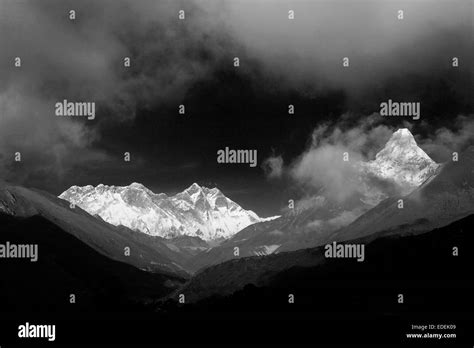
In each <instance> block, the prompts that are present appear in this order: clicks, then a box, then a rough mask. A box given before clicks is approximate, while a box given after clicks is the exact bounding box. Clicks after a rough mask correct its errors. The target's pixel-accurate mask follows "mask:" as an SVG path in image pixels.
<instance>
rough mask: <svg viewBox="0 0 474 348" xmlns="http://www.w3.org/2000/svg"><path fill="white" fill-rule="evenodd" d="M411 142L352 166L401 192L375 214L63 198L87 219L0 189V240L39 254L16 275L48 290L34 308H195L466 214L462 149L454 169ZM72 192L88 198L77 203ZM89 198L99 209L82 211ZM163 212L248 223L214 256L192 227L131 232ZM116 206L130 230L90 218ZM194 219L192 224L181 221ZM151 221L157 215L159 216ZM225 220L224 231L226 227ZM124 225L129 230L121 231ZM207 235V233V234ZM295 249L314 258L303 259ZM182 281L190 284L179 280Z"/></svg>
mask: <svg viewBox="0 0 474 348" xmlns="http://www.w3.org/2000/svg"><path fill="white" fill-rule="evenodd" d="M411 138H412V136H411V134H409V132H407V131H405V130H402V131H398V132H395V133H394V135H393V136H392V138H391V139H390V140H389V141H388V142H387V144H386V145H385V146H384V148H383V149H382V150H381V151H379V152H378V154H377V156H376V157H375V159H374V160H373V161H376V162H371V161H368V162H364V163H355V164H354V165H355V166H358V167H359V168H360V178H361V180H363V178H364V173H365V174H366V176H372V175H378V176H379V177H380V178H385V180H388V181H391V182H392V183H395V184H396V185H400V186H403V187H404V188H408V187H412V189H407V191H403V190H400V194H399V195H398V196H397V195H394V196H393V195H392V196H386V198H382V200H381V201H380V202H378V203H377V204H375V205H371V204H368V203H367V202H368V201H367V200H363V199H361V198H363V197H361V196H360V195H357V196H355V197H353V198H352V199H350V200H349V201H347V202H344V204H341V203H340V202H336V201H333V200H331V197H328V196H325V195H324V191H321V192H320V193H319V195H317V196H314V197H312V198H311V199H310V200H306V203H308V202H309V203H310V204H306V205H305V206H304V207H301V206H298V205H297V206H296V209H294V210H293V211H287V212H285V213H284V214H283V215H282V216H281V217H278V218H274V219H270V220H268V221H264V220H265V219H262V218H258V217H255V216H256V215H253V214H252V213H249V212H248V211H245V210H243V209H242V208H241V207H239V206H238V205H237V204H236V203H234V202H232V201H231V200H230V199H228V198H226V197H225V196H224V195H223V194H222V193H221V192H220V191H219V190H218V189H207V188H203V187H200V186H199V185H197V184H193V185H192V186H191V187H189V188H188V189H186V190H185V191H184V192H182V193H180V194H177V195H175V196H171V197H168V196H167V195H163V194H158V195H156V194H154V193H153V192H151V191H150V190H148V189H147V188H145V187H144V186H143V185H140V184H132V185H130V186H126V187H112V186H105V185H99V186H98V187H95V188H94V187H92V186H86V187H84V188H79V187H73V188H71V189H70V190H68V191H69V193H70V194H71V195H72V192H76V193H78V192H80V193H81V195H79V194H78V196H81V197H85V198H84V202H86V203H87V204H89V205H90V206H92V207H93V208H94V210H93V213H95V214H94V215H92V214H91V213H89V212H87V211H86V210H84V209H82V208H81V206H80V204H79V203H81V202H82V201H80V200H77V201H76V200H74V199H71V201H72V202H73V203H74V202H77V203H78V204H77V205H76V204H75V203H74V204H71V203H70V202H69V201H66V200H64V199H61V198H58V197H56V196H54V195H51V194H49V193H47V192H44V191H40V190H36V189H29V188H25V187H21V186H17V185H12V184H8V183H5V182H0V231H1V233H0V241H10V242H15V241H18V242H21V241H24V242H27V241H33V242H37V243H38V244H39V250H40V252H39V253H40V256H39V258H40V260H41V261H40V262H39V263H38V266H36V267H37V268H35V266H34V267H27V268H25V272H30V273H28V274H30V276H31V277H32V278H34V277H35V276H36V274H40V275H41V277H38V279H42V277H43V278H44V279H51V282H52V283H54V284H55V289H56V290H55V291H52V292H51V293H48V291H47V288H48V287H47V284H44V286H43V284H42V285H41V287H42V289H43V290H41V296H40V297H41V298H43V299H44V302H43V300H42V302H41V303H50V302H51V301H53V302H54V298H60V297H61V296H66V295H65V294H67V291H69V290H68V289H70V288H71V287H73V288H78V289H81V291H83V292H84V294H86V295H87V296H88V298H90V299H91V306H94V303H96V301H99V302H101V301H102V300H98V299H104V298H112V297H111V296H114V295H113V294H114V293H115V294H116V295H117V296H119V298H120V301H122V300H123V301H126V302H127V303H130V301H132V302H133V301H135V300H137V299H138V300H139V301H148V300H150V301H155V300H156V299H157V298H161V297H163V296H174V295H175V294H176V293H177V292H176V291H187V292H188V293H190V294H193V295H192V296H191V298H192V297H193V296H195V298H196V299H200V298H202V297H203V296H204V297H205V296H211V295H212V294H219V293H220V292H221V290H222V293H227V294H229V293H232V292H235V291H239V289H241V288H242V287H245V285H246V284H256V285H259V284H266V283H265V281H266V280H268V279H269V277H270V276H271V275H272V274H276V273H281V272H284V271H285V270H289V269H291V268H294V267H299V268H307V267H310V268H311V267H314V266H317V265H319V264H320V263H321V262H323V261H324V260H323V259H322V258H321V252H320V250H321V246H322V245H324V244H325V243H330V242H332V241H340V242H344V241H350V240H352V241H354V240H362V241H363V242H364V243H370V242H371V241H373V240H376V239H380V238H388V237H392V236H403V237H404V236H407V235H419V234H422V233H425V232H428V231H430V230H433V229H440V228H444V226H447V225H449V224H452V223H453V222H455V221H460V220H462V219H464V218H466V217H467V216H469V215H470V214H474V175H473V173H474V147H472V146H471V147H469V148H467V149H466V150H465V151H463V152H461V153H459V161H452V162H449V163H445V164H442V165H439V164H437V163H435V162H434V161H432V160H431V159H430V158H429V157H428V156H427V155H426V154H425V153H424V152H422V150H421V149H419V148H418V146H417V145H416V142H415V141H414V139H413V140H412V139H411ZM374 163H378V165H375V164H374ZM371 168H372V169H371ZM376 169H377V170H376ZM420 183H421V184H420ZM418 184H419V185H418ZM417 185H418V186H417ZM84 192H88V193H89V195H88V194H84V195H82V193H84ZM362 192H363V191H362ZM379 192H382V193H383V194H384V195H386V193H384V192H383V191H379ZM407 192H408V193H407ZM95 195H97V197H99V198H100V199H97V201H94V200H93V197H95ZM381 197H384V196H383V195H381ZM400 200H402V201H403V206H402V207H400ZM94 203H96V205H94ZM81 204H82V203H81ZM124 204H126V205H124ZM166 204H169V206H170V207H172V209H176V210H172V209H171V208H168V209H170V210H169V211H182V212H183V213H182V215H178V216H179V217H180V218H183V219H184V218H185V217H187V216H190V217H192V218H193V219H195V218H196V216H198V217H199V218H202V219H201V220H197V221H199V222H200V223H204V222H206V223H207V222H209V221H212V222H213V223H214V222H216V221H217V222H216V224H217V223H219V224H220V225H219V226H228V227H229V226H232V227H233V228H235V229H238V228H240V227H237V226H238V224H237V222H235V221H240V220H239V218H242V221H244V223H252V222H254V220H252V219H251V218H253V219H255V220H257V221H256V222H254V223H252V224H249V225H248V226H247V227H245V228H243V229H242V230H240V231H238V232H237V233H235V234H233V235H232V234H230V235H229V237H228V238H227V239H225V240H223V241H222V242H221V243H220V244H218V245H216V246H214V247H211V246H210V245H209V241H211V240H213V239H212V238H213V237H216V235H215V234H212V233H209V234H208V235H207V236H208V237H209V238H211V239H210V240H208V241H206V240H204V239H202V238H200V237H199V235H196V234H198V233H197V232H198V231H201V232H202V230H203V229H204V227H209V226H211V227H215V226H216V224H211V223H209V224H207V225H205V226H204V227H202V226H201V225H197V222H195V221H196V220H192V222H190V223H189V224H188V225H187V226H193V227H194V228H196V227H198V226H201V227H202V229H201V228H198V229H195V230H192V229H191V230H186V231H191V233H190V234H191V235H187V234H186V233H183V234H180V233H177V234H175V233H174V232H175V230H173V229H171V228H170V229H168V230H166V231H165V233H164V234H162V235H160V232H159V231H156V232H157V234H158V235H152V234H151V233H142V232H140V230H139V229H138V227H137V226H141V225H140V224H139V222H140V221H141V222H143V223H145V222H148V220H140V221H138V222H136V223H137V224H135V225H134V223H135V220H134V219H133V218H134V217H135V216H138V215H139V214H140V212H145V211H149V212H154V211H155V209H158V208H157V207H159V208H160V209H161V207H166ZM124 206H125V209H126V212H127V213H130V214H132V213H133V214H135V215H133V214H132V215H127V214H124V215H119V216H120V217H121V218H130V217H132V219H130V220H129V221H128V222H127V221H121V222H120V223H117V226H115V225H114V224H111V223H108V222H107V221H106V220H105V219H104V218H103V217H101V215H100V214H99V212H104V211H105V212H108V214H112V212H113V211H114V210H113V209H118V208H113V207H124ZM111 207H112V208H111ZM102 208H104V209H102ZM91 209H92V208H91ZM101 209H102V210H101ZM140 209H143V210H140ZM147 209H148V210H147ZM194 210H196V214H193V213H192V212H193V211H194ZM209 210H210V211H209ZM157 211H158V212H160V213H163V211H165V209H162V210H157ZM175 214H176V213H175ZM186 214H188V215H186ZM213 214H214V215H213ZM104 216H107V215H104ZM174 216H175V215H173V216H172V217H174ZM167 217H168V220H167V221H168V222H169V221H171V216H170V215H168V216H167ZM218 218H219V219H223V221H220V220H219V219H218ZM234 218H235V219H236V220H233V219H234ZM214 219H215V220H216V221H214ZM226 219H230V220H231V221H233V224H227V225H226V224H225V220H226ZM466 221H467V220H466ZM469 221H471V220H469ZM126 222H127V223H130V226H134V227H135V228H134V229H131V228H129V227H127V226H126ZM155 226H162V225H160V224H158V225H155ZM166 226H174V225H172V224H171V225H166ZM184 228H185V227H183V228H182V229H181V230H180V229H176V230H177V231H182V230H184ZM217 231H218V230H217V229H216V230H215V232H217ZM227 231H228V232H226V233H230V231H233V230H231V229H228V230H227ZM148 232H149V231H148ZM207 232H212V230H211V229H210V227H209V229H208V230H207ZM219 232H220V230H219ZM193 234H195V235H193ZM224 235H225V236H227V235H228V234H224ZM165 237H166V238H165ZM220 237H222V236H221V235H219V236H218V237H217V238H220ZM214 240H215V239H214ZM58 243H59V244H58ZM236 248H237V249H238V250H239V252H238V254H236V253H235V250H236ZM307 248H313V249H312V250H317V251H316V252H312V251H309V252H308V249H307ZM314 248H316V249H314ZM318 248H319V249H318ZM126 250H128V253H127V252H125V251H126ZM69 256H71V257H69ZM87 260H94V261H90V262H89V261H87ZM260 260H261V261H260ZM0 266H1V267H2V269H1V271H2V275H5V277H4V278H5V279H6V280H2V281H1V282H0V285H1V286H2V287H3V288H5V289H9V287H8V284H16V283H15V282H20V283H21V282H22V279H20V278H21V274H20V275H19V274H18V272H16V269H17V267H18V264H17V263H12V264H10V263H8V262H2V263H1V264H0ZM191 274H194V275H193V276H191ZM190 278H191V279H192V280H191V281H187V279H190ZM10 280H11V281H10ZM140 284H143V286H144V287H145V288H143V287H142V286H141V285H140ZM25 286H26V285H25ZM17 295H18V296H20V295H21V294H20V293H18V292H16V291H14V290H11V291H7V293H5V292H3V293H2V296H3V297H4V298H7V299H10V300H7V302H8V303H12V304H13V303H17V302H18V301H19V299H18V296H17ZM22 296H24V294H23V295H21V296H20V297H22ZM97 296H98V297H97ZM53 297H54V298H53ZM114 298H116V297H114ZM125 299H126V300H125ZM132 299H133V300H132ZM31 301H33V302H34V299H32V300H31ZM20 302H21V301H20Z"/></svg>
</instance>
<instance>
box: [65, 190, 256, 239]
mask: <svg viewBox="0 0 474 348" xmlns="http://www.w3.org/2000/svg"><path fill="white" fill-rule="evenodd" d="M59 198H62V199H65V200H67V201H69V202H71V203H74V204H75V205H77V206H79V207H81V208H82V209H84V210H86V211H87V212H89V213H90V214H91V215H99V216H100V217H101V218H102V219H104V220H105V221H107V222H109V223H111V224H113V225H124V226H126V227H129V228H131V229H134V230H138V231H141V232H144V233H147V234H150V235H157V236H162V237H175V236H180V235H189V236H197V237H200V238H202V239H204V240H213V239H221V238H229V237H231V236H232V235H233V234H235V233H237V232H239V231H240V230H242V229H243V228H245V227H247V226H249V225H251V224H254V223H257V222H260V221H263V220H264V219H261V218H260V217H258V216H257V214H255V213H254V212H253V211H251V210H245V209H243V208H242V207H240V206H239V205H238V204H237V203H235V202H233V201H232V200H230V199H229V198H227V197H226V196H224V194H223V193H222V192H221V191H220V190H219V189H217V188H212V189H208V188H206V187H201V186H199V185H198V184H197V183H194V184H192V185H191V186H189V187H188V188H187V189H185V190H184V191H183V192H181V193H178V194H176V195H174V196H171V197H168V196H167V195H166V194H164V193H160V194H155V193H153V192H152V191H151V190H149V189H148V188H146V187H145V186H144V185H142V184H140V183H136V182H133V183H132V184H130V185H129V186H107V185H103V184H100V185H98V186H96V187H93V186H91V185H88V186H84V187H79V186H72V187H71V188H69V189H68V190H66V191H65V192H63V193H62V194H61V195H60V196H59Z"/></svg>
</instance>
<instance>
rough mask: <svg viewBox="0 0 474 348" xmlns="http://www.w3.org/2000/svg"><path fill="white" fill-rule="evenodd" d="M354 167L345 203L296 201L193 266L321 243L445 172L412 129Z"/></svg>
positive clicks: (321, 198) (325, 198)
mask: <svg viewBox="0 0 474 348" xmlns="http://www.w3.org/2000/svg"><path fill="white" fill-rule="evenodd" d="M349 165H352V166H353V168H354V171H353V173H356V174H357V175H354V177H353V178H351V179H352V180H354V181H356V185H357V187H358V190H356V191H355V192H354V193H353V194H352V195H351V196H349V197H348V198H347V199H345V200H344V201H342V202H341V201H338V200H335V199H333V198H332V197H331V195H330V194H327V193H325V191H324V189H322V190H320V191H319V192H318V194H317V195H314V196H310V197H308V198H305V199H304V200H303V201H301V202H296V203H295V208H294V209H287V210H286V211H285V213H284V214H283V215H282V216H281V217H280V218H278V219H275V220H273V221H265V222H261V223H258V224H254V225H252V226H249V227H247V228H245V229H243V230H242V231H240V232H239V233H237V234H236V235H234V236H233V237H232V238H230V239H228V240H226V241H224V242H223V243H221V244H220V245H219V246H217V247H215V248H213V249H211V250H209V251H208V252H206V253H201V254H199V255H197V256H196V257H194V258H192V259H190V260H188V261H187V267H189V268H192V270H193V271H197V270H199V269H202V268H204V267H207V266H209V265H211V264H218V263H220V262H223V261H226V260H229V259H232V258H234V250H235V248H238V249H239V255H240V256H241V257H242V256H244V257H245V256H262V255H269V254H272V253H278V252H282V251H293V250H298V249H302V248H307V247H314V246H317V245H321V244H322V243H324V242H326V241H327V240H328V239H329V238H331V236H333V235H334V233H335V232H336V231H338V230H340V229H341V228H344V227H345V226H348V225H349V224H351V223H352V222H354V221H355V220H356V219H357V218H359V217H360V216H363V215H364V214H366V213H367V212H369V211H370V210H371V209H374V208H375V207H376V206H377V205H378V204H380V203H381V202H384V201H385V200H386V199H394V198H393V197H396V198H397V199H398V198H400V197H403V196H404V195H407V194H410V193H411V192H413V191H414V190H416V189H417V188H418V187H419V185H420V184H421V183H424V182H427V181H429V180H431V179H433V178H434V177H436V175H437V174H438V173H439V172H440V170H441V168H442V166H441V165H440V164H438V163H436V162H434V161H433V160H432V159H431V158H430V157H429V156H428V155H427V154H426V153H425V152H424V151H423V150H422V149H421V148H419V147H418V145H417V143H416V141H415V139H414V137H413V135H412V134H411V132H410V131H409V130H408V129H399V130H398V131H396V132H394V133H393V135H392V136H391V138H390V139H389V140H388V142H387V143H386V144H385V146H384V147H383V148H382V149H381V150H380V151H379V152H378V153H377V154H376V156H375V159H373V160H371V161H366V162H362V161H357V162H354V163H349ZM395 201H396V199H395ZM395 220H396V219H395Z"/></svg>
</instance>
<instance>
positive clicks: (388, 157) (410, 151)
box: [362, 128, 440, 194]
mask: <svg viewBox="0 0 474 348" xmlns="http://www.w3.org/2000/svg"><path fill="white" fill-rule="evenodd" d="M362 166H363V168H364V169H365V171H366V173H371V174H373V175H375V176H376V177H378V178H381V179H385V180H387V179H388V180H392V181H394V182H395V183H396V184H398V185H399V187H401V188H402V190H403V193H404V194H408V193H410V192H411V191H413V190H414V189H415V188H417V187H418V186H420V185H421V184H422V183H423V182H424V181H426V180H427V179H428V178H429V177H431V176H433V174H435V173H436V172H437V170H438V169H439V167H440V165H439V164H437V163H436V162H434V161H433V160H432V159H431V158H430V157H429V156H428V155H427V154H426V153H425V152H424V151H423V150H422V149H421V148H419V147H418V145H417V143H416V141H415V138H414V137H413V135H412V134H411V133H410V131H409V130H408V129H406V128H402V129H399V130H397V131H396V132H395V133H393V135H392V137H391V138H390V139H389V141H388V142H387V143H386V144H385V147H384V148H383V149H382V150H381V151H379V152H378V153H377V155H376V157H375V159H374V160H373V161H369V162H366V163H363V164H362Z"/></svg>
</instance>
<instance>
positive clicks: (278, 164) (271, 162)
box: [262, 156, 283, 179]
mask: <svg viewBox="0 0 474 348" xmlns="http://www.w3.org/2000/svg"><path fill="white" fill-rule="evenodd" d="M262 168H263V170H264V172H265V175H266V176H267V177H268V178H270V179H273V178H280V177H281V176H282V174H283V158H282V157H281V156H272V157H268V158H266V159H265V160H264V161H263V164H262Z"/></svg>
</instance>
